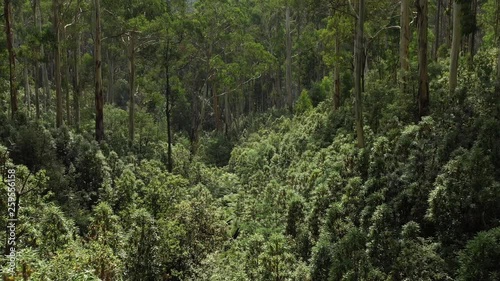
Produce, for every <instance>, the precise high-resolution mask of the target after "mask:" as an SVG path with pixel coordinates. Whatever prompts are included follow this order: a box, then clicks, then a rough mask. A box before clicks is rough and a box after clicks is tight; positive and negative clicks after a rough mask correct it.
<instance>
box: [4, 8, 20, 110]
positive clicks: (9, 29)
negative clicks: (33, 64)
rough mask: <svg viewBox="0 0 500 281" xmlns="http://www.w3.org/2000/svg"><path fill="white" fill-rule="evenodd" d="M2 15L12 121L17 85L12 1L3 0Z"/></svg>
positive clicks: (16, 107) (15, 106)
mask: <svg viewBox="0 0 500 281" xmlns="http://www.w3.org/2000/svg"><path fill="white" fill-rule="evenodd" d="M3 15H4V18H5V34H6V37H7V51H8V53H9V87H10V109H11V114H12V119H14V117H15V115H16V113H17V109H18V104H17V85H16V51H15V50H14V42H13V41H14V35H13V22H14V21H13V18H12V1H11V0H4V6H3Z"/></svg>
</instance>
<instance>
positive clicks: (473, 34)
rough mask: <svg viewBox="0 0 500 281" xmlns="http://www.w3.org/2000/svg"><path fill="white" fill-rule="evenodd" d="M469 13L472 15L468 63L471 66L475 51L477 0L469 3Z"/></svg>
mask: <svg viewBox="0 0 500 281" xmlns="http://www.w3.org/2000/svg"><path fill="white" fill-rule="evenodd" d="M471 13H472V22H473V25H474V28H473V29H472V32H471V34H469V63H470V65H472V64H473V63H474V54H475V53H474V49H475V40H476V17H477V0H472V1H471Z"/></svg>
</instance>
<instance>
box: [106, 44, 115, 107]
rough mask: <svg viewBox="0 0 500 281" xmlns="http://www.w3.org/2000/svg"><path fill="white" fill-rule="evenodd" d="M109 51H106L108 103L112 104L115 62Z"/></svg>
mask: <svg viewBox="0 0 500 281" xmlns="http://www.w3.org/2000/svg"><path fill="white" fill-rule="evenodd" d="M110 52H111V51H110V50H109V49H108V52H107V54H108V65H109V79H108V103H109V104H113V103H114V93H113V90H114V84H115V62H114V58H113V57H112V56H111V54H110Z"/></svg>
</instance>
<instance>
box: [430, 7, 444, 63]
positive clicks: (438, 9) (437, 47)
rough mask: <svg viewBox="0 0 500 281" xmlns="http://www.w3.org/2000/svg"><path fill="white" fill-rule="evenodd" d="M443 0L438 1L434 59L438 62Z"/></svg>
mask: <svg viewBox="0 0 500 281" xmlns="http://www.w3.org/2000/svg"><path fill="white" fill-rule="evenodd" d="M441 2H442V0H437V12H436V25H435V26H434V37H435V41H434V50H433V51H434V52H433V56H432V58H433V59H434V61H437V59H438V50H439V45H440V44H439V43H440V39H441V36H440V34H439V33H440V31H441V29H440V28H441V6H442V3H441Z"/></svg>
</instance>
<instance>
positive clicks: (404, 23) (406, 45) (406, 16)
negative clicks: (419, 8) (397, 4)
mask: <svg viewBox="0 0 500 281" xmlns="http://www.w3.org/2000/svg"><path fill="white" fill-rule="evenodd" d="M399 40H400V43H399V61H400V63H401V82H402V87H401V88H402V90H403V91H406V90H407V83H408V72H409V71H410V56H409V50H410V0H401V30H400V35H399Z"/></svg>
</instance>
